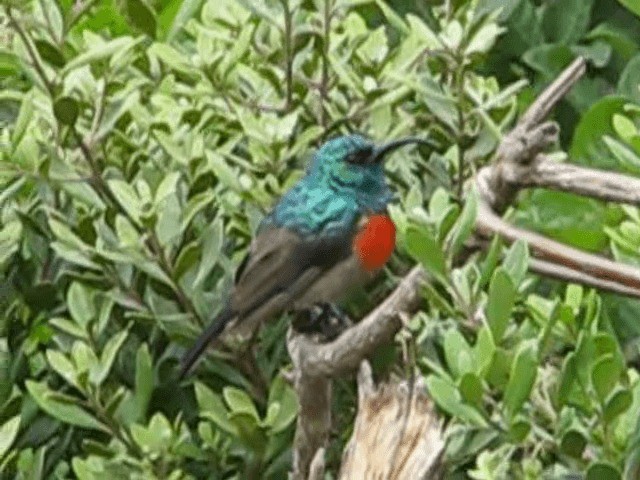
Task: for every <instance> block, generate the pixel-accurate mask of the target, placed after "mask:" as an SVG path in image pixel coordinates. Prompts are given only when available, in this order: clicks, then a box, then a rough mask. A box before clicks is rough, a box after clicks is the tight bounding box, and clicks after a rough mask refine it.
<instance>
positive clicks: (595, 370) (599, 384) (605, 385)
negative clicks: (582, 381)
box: [591, 354, 622, 403]
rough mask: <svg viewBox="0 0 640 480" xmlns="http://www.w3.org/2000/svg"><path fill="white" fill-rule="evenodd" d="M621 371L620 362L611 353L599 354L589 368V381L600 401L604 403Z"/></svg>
mask: <svg viewBox="0 0 640 480" xmlns="http://www.w3.org/2000/svg"><path fill="white" fill-rule="evenodd" d="M621 373H622V367H621V366H620V362H619V361H618V360H617V359H616V358H615V356H614V355H612V354H606V355H603V356H601V357H600V358H599V359H598V360H597V361H596V363H595V364H594V365H593V367H592V368H591V382H592V383H593V388H594V389H595V391H596V394H597V395H598V398H599V399H600V402H602V403H604V401H605V399H606V398H607V396H609V394H610V393H611V391H612V390H613V387H615V386H616V384H617V383H618V379H619V378H620V374H621Z"/></svg>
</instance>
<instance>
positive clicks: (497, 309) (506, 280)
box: [487, 268, 516, 343]
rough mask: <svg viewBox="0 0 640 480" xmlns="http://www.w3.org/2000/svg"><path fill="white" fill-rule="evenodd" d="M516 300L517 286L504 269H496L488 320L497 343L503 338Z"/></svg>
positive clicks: (491, 286)
mask: <svg viewBox="0 0 640 480" xmlns="http://www.w3.org/2000/svg"><path fill="white" fill-rule="evenodd" d="M515 302H516V288H515V286H514V285H513V282H512V281H511V278H510V277H509V275H508V274H507V272H506V271H505V270H504V269H502V268H498V269H496V271H495V273H494V274H493V278H492V279H491V284H490V285H489V300H488V302H487V320H488V322H489V327H490V328H491V333H492V334H493V339H494V341H495V342H496V343H500V340H502V336H503V335H504V332H505V331H506V329H507V326H508V324H509V320H510V319H511V312H512V310H513V307H514V305H515Z"/></svg>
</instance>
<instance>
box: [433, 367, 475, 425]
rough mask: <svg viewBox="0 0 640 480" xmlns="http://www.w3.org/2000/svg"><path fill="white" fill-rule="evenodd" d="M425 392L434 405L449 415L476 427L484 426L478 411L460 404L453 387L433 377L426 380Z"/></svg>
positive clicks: (458, 396)
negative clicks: (426, 391)
mask: <svg viewBox="0 0 640 480" xmlns="http://www.w3.org/2000/svg"><path fill="white" fill-rule="evenodd" d="M426 385H427V390H428V392H429V395H431V397H432V398H433V400H434V401H435V402H436V404H437V405H438V406H439V407H440V408H442V409H443V410H444V411H445V412H447V413H449V414H450V415H452V416H454V417H457V418H459V419H460V420H463V421H466V422H469V423H471V424H472V425H477V426H486V421H485V420H484V418H482V415H480V413H478V411H477V410H476V409H475V408H473V407H471V406H469V405H465V404H464V403H462V400H461V398H460V395H459V393H458V390H457V389H456V387H455V386H453V385H452V384H450V383H449V382H447V381H446V380H443V379H442V378H440V377H437V376H435V375H429V376H428V377H427V379H426Z"/></svg>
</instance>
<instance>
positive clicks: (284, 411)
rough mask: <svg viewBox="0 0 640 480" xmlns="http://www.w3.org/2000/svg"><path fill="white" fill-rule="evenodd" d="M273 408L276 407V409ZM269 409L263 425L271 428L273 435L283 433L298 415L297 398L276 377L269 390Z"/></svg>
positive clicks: (283, 381) (282, 380)
mask: <svg viewBox="0 0 640 480" xmlns="http://www.w3.org/2000/svg"><path fill="white" fill-rule="evenodd" d="M272 405H273V406H274V407H275V406H276V405H277V408H274V407H272ZM269 409H270V411H271V415H269V412H267V417H266V419H265V422H264V423H265V424H266V425H268V426H270V427H271V431H272V432H273V433H280V432H282V431H284V430H285V429H286V428H287V427H288V426H289V425H291V423H292V422H293V421H294V420H295V418H296V416H297V414H298V397H297V396H296V394H295V392H294V391H293V389H292V388H291V387H290V386H289V385H288V384H287V383H286V382H285V380H284V378H282V376H281V375H278V376H277V377H276V378H275V379H274V380H273V382H272V383H271V388H270V389H269Z"/></svg>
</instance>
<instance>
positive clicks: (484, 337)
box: [473, 325, 496, 377]
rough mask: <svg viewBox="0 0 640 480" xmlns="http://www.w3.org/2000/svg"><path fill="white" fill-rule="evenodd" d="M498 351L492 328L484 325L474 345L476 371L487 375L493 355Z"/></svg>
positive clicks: (483, 375)
mask: <svg viewBox="0 0 640 480" xmlns="http://www.w3.org/2000/svg"><path fill="white" fill-rule="evenodd" d="M495 352H496V344H495V342H494V340H493V335H491V329H490V328H489V327H487V326H486V325H483V326H482V328H481V329H480V331H479V332H478V337H477V339H476V344H475V346H474V347H473V358H474V365H475V367H476V370H475V371H476V373H477V374H478V375H480V376H481V377H485V376H486V375H487V372H488V371H489V367H491V363H492V362H493V356H494V354H495Z"/></svg>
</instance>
